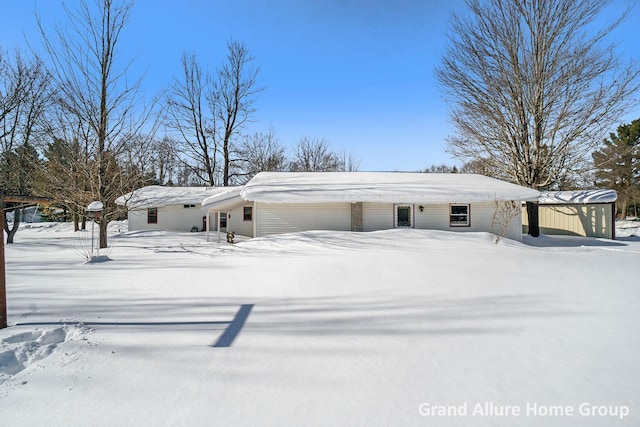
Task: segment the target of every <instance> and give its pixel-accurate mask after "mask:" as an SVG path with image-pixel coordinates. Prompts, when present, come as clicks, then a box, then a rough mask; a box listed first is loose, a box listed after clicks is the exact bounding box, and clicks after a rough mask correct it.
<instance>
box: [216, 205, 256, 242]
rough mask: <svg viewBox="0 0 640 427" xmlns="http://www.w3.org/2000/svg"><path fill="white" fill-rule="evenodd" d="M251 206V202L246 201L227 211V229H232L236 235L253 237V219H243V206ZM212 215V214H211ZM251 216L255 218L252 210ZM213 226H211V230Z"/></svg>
mask: <svg viewBox="0 0 640 427" xmlns="http://www.w3.org/2000/svg"><path fill="white" fill-rule="evenodd" d="M245 206H247V207H251V206H253V204H252V203H251V202H248V203H247V204H246V205H244V206H239V207H236V208H233V209H231V210H228V211H226V212H227V230H228V231H233V232H235V233H236V234H237V235H241V236H247V237H253V221H245V220H244V207H245ZM212 216H213V215H212ZM253 218H254V219H255V212H253ZM214 228H215V226H214V227H212V228H211V229H212V230H213V229H214Z"/></svg>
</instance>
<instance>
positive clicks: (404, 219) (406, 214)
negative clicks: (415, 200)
mask: <svg viewBox="0 0 640 427" xmlns="http://www.w3.org/2000/svg"><path fill="white" fill-rule="evenodd" d="M412 217H413V206H410V205H396V227H397V228H409V227H413V224H412V221H413V218H412Z"/></svg>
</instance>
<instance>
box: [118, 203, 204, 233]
mask: <svg viewBox="0 0 640 427" xmlns="http://www.w3.org/2000/svg"><path fill="white" fill-rule="evenodd" d="M204 216H205V213H204V212H202V211H201V210H200V205H195V208H185V207H184V205H171V206H164V207H161V208H158V223H157V224H148V223H147V209H134V210H130V211H129V215H128V218H129V231H136V230H173V231H191V228H192V227H194V226H195V227H197V228H198V231H203V230H202V225H203V224H202V218H203V217H204Z"/></svg>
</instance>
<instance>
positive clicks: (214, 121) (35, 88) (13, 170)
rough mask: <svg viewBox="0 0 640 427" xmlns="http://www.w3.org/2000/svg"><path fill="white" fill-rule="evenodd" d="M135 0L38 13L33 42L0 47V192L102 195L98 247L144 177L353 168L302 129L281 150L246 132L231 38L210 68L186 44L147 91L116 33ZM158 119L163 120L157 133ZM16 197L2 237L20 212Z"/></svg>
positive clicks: (216, 181) (241, 73)
mask: <svg viewBox="0 0 640 427" xmlns="http://www.w3.org/2000/svg"><path fill="white" fill-rule="evenodd" d="M133 6H134V2H133V0H81V1H80V2H78V3H77V5H74V8H71V7H69V6H67V5H66V4H65V5H63V7H64V12H65V15H64V16H65V18H64V21H63V22H58V23H56V24H55V26H54V28H53V30H50V29H47V28H46V26H45V24H44V23H43V20H42V17H40V16H39V15H36V21H37V25H38V28H39V30H40V36H41V37H40V39H41V49H40V50H39V52H38V53H36V50H37V49H35V48H34V47H33V46H31V51H30V54H29V55H25V54H24V53H23V52H20V51H14V52H12V53H10V52H7V51H5V50H3V49H2V48H1V47H0V150H1V151H0V192H1V193H2V194H5V195H22V196H40V197H46V198H49V199H51V200H53V201H54V202H55V206H57V207H58V208H59V209H62V210H63V211H64V213H65V215H67V216H69V217H70V218H73V220H74V223H75V224H76V229H78V228H80V227H81V226H82V225H81V224H82V222H83V218H84V214H85V208H86V206H87V205H88V204H89V203H91V202H92V201H96V200H97V201H100V202H102V203H103V205H104V210H103V212H102V214H101V217H100V219H99V221H98V222H99V225H100V227H99V228H100V247H106V246H107V225H108V223H109V222H110V221H112V220H113V219H116V218H119V217H121V216H122V212H121V211H120V210H119V209H118V207H117V206H116V205H115V203H114V202H115V199H116V198H117V197H119V196H121V195H123V194H126V193H128V192H130V191H132V190H135V189H136V188H140V187H141V186H144V185H149V184H161V185H209V186H221V185H223V186H227V185H234V184H241V183H243V182H245V181H247V180H248V179H250V178H251V177H252V176H253V175H255V174H256V173H258V172H260V171H281V170H295V171H327V170H354V169H357V162H356V161H355V160H354V159H353V157H352V156H351V155H349V156H346V155H341V154H340V153H339V152H336V151H334V150H332V149H331V147H330V145H329V143H328V141H326V140H325V139H322V138H311V137H301V138H300V139H299V140H298V141H297V145H296V147H295V149H294V151H293V153H292V155H291V156H287V155H286V149H285V147H284V145H283V144H282V143H281V142H280V141H279V139H278V137H277V134H276V132H275V131H274V130H273V129H270V130H269V131H267V132H265V133H260V132H258V133H253V134H248V133H247V132H246V130H247V126H246V125H247V124H248V123H250V122H251V121H253V120H254V119H255V114H256V108H255V101H256V97H257V96H258V94H259V93H260V92H261V91H263V90H264V88H262V87H260V86H259V85H258V75H259V67H258V66H257V65H255V63H256V60H255V58H254V57H253V55H252V54H251V53H250V51H249V48H248V47H247V46H246V45H245V44H244V43H241V42H239V41H236V40H229V42H228V43H227V46H226V57H225V58H224V60H223V62H222V63H221V65H220V66H219V67H218V68H217V69H216V70H215V72H213V73H211V74H209V73H205V72H204V71H203V67H202V65H201V64H200V63H199V62H198V61H197V58H196V56H195V54H192V53H184V54H183V56H182V62H181V65H182V67H181V71H182V72H181V74H180V75H179V76H176V77H175V78H174V81H173V82H171V83H170V84H169V88H168V89H167V90H166V91H165V92H163V93H162V94H158V95H157V96H155V97H154V98H153V99H151V100H149V99H146V100H145V99H144V97H143V94H142V92H141V85H142V77H137V78H136V77H134V75H133V72H132V62H131V61H123V58H122V49H121V48H122V46H121V45H122V39H123V31H124V29H125V28H126V26H127V24H128V23H129V19H130V14H131V10H132V7H133ZM159 129H163V130H164V131H163V132H161V131H160V130H159ZM20 207H21V205H20V204H18V203H6V204H4V206H3V209H4V210H5V211H6V212H9V213H10V212H13V224H12V225H13V226H12V228H11V229H10V228H9V223H8V222H7V221H6V217H5V224H4V227H5V230H6V231H7V232H8V233H9V239H8V241H9V242H11V241H12V239H13V233H15V230H16V227H17V225H18V224H19V222H20Z"/></svg>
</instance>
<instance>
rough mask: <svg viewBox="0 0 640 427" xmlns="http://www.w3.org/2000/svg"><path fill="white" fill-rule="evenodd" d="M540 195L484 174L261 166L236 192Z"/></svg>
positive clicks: (304, 197)
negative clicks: (281, 169)
mask: <svg viewBox="0 0 640 427" xmlns="http://www.w3.org/2000/svg"><path fill="white" fill-rule="evenodd" d="M539 195H540V193H539V192H538V191H536V190H533V189H531V188H526V187H521V186H519V185H515V184H510V183H508V182H504V181H500V180H498V179H494V178H489V177H486V176H483V175H475V174H438V173H401V172H261V173H259V174H257V175H256V176H255V177H254V178H253V179H252V180H251V181H249V182H248V183H247V184H246V185H245V186H244V187H243V188H242V189H241V190H240V192H239V194H238V196H239V197H241V198H242V199H244V200H251V201H258V202H263V203H332V202H352V203H353V202H372V203H374V202H380V203H418V202H422V203H452V202H460V203H462V202H484V201H493V200H495V199H496V198H498V199H506V200H519V201H523V200H537V199H538V197H539ZM222 198H223V196H222V195H220V196H215V197H210V198H208V199H207V200H206V201H205V202H204V203H203V206H206V207H209V206H213V205H214V204H215V205H221V204H225V203H222ZM229 200H230V199H229Z"/></svg>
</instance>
